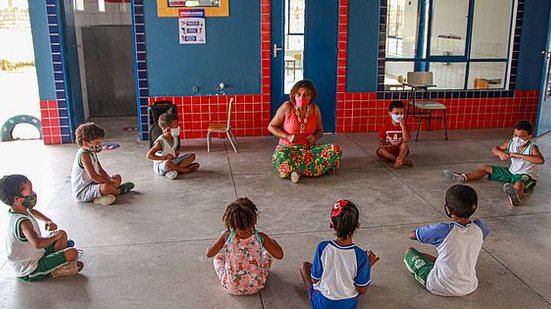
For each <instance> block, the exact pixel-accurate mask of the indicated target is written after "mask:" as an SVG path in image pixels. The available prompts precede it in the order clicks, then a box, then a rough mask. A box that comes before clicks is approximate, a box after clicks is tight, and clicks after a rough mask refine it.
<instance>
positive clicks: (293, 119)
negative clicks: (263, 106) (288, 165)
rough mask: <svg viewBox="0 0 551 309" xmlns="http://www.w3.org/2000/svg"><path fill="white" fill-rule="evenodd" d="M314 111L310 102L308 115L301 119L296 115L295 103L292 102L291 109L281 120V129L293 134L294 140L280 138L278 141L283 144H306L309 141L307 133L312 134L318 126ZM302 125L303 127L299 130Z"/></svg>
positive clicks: (313, 106)
mask: <svg viewBox="0 0 551 309" xmlns="http://www.w3.org/2000/svg"><path fill="white" fill-rule="evenodd" d="M315 111H316V108H315V105H313V104H312V103H310V105H309V111H308V110H307V113H308V116H306V115H305V117H304V119H303V118H301V117H300V116H299V115H297V112H296V109H295V105H294V104H293V108H292V109H291V111H289V112H288V113H287V114H285V120H284V121H283V130H284V131H285V132H287V134H291V135H295V141H294V142H293V143H291V142H289V141H288V140H286V139H283V138H280V139H279V143H280V144H281V145H285V146H297V145H304V146H308V145H309V143H308V141H307V140H306V137H307V136H308V135H312V134H314V133H315V132H316V129H317V127H318V121H317V117H316V112H315ZM302 126H303V128H302V130H301V127H302ZM301 131H302V132H301Z"/></svg>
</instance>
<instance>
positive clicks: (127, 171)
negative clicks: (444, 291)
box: [0, 118, 551, 308]
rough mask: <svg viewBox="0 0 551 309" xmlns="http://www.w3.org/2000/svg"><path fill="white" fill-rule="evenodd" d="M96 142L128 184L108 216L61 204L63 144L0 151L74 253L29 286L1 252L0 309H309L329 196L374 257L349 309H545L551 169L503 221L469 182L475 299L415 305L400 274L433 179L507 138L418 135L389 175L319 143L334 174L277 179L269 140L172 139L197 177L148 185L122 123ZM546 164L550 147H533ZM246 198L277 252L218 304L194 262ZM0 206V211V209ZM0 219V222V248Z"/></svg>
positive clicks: (493, 200)
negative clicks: (305, 285)
mask: <svg viewBox="0 0 551 309" xmlns="http://www.w3.org/2000/svg"><path fill="white" fill-rule="evenodd" d="M98 122H99V123H100V124H102V125H104V126H105V127H106V128H107V129H108V132H107V136H106V139H105V141H104V142H117V143H120V144H121V147H120V148H118V149H116V150H110V151H104V152H102V153H101V154H100V160H101V162H102V164H103V166H104V168H105V169H106V170H107V171H108V172H110V173H120V174H122V176H123V179H125V180H129V181H133V182H135V183H136V189H135V192H132V193H131V194H128V195H126V196H122V197H120V199H119V200H118V201H117V203H116V205H114V206H111V207H106V206H99V205H93V204H79V203H77V202H75V200H74V199H73V197H72V195H71V188H70V170H71V164H72V161H73V157H74V154H75V151H76V146H75V145H60V146H44V145H42V144H41V141H20V142H8V143H0V153H1V154H2V161H1V163H0V174H2V175H4V174H11V173H22V174H25V175H27V176H28V177H29V178H30V179H31V181H32V182H33V184H34V189H35V191H36V192H37V193H38V197H39V204H38V206H37V209H39V210H41V211H43V212H44V213H46V214H47V215H48V216H50V218H52V219H53V220H54V221H55V222H57V224H58V225H59V226H60V228H63V229H65V230H66V231H67V232H68V233H69V235H70V237H71V238H72V239H74V240H75V242H76V244H77V246H78V247H80V248H82V249H83V250H84V255H83V261H84V263H85V267H84V270H83V272H82V274H81V275H79V276H75V277H69V278H62V279H56V280H46V281H42V282H37V283H32V284H29V283H24V282H20V281H18V280H16V279H15V278H14V277H13V274H12V271H11V267H10V266H9V265H7V264H4V261H5V252H4V251H3V250H4V249H3V247H0V248H1V249H0V250H2V251H0V257H1V258H0V266H2V267H1V269H0V286H1V290H2V293H0V308H26V307H40V308H76V307H80V308H121V307H128V308H308V307H309V302H308V298H307V296H306V293H305V292H304V291H303V290H302V283H301V280H300V275H299V272H298V268H299V265H300V264H301V262H302V261H307V260H311V258H312V256H313V253H314V249H315V247H316V244H317V242H318V241H320V240H322V239H327V238H332V237H333V236H332V232H331V230H329V228H328V220H329V212H330V207H331V206H332V203H333V202H334V201H335V200H336V199H338V198H342V197H346V198H348V199H350V200H352V201H354V202H355V203H356V204H357V205H358V206H359V208H360V214H361V219H360V224H361V226H362V227H361V228H360V229H359V230H358V231H357V233H356V236H355V241H356V243H357V244H359V245H361V246H363V247H364V248H367V247H369V248H370V249H372V250H373V251H375V252H376V253H377V255H379V257H380V258H381V260H380V262H379V263H378V264H377V265H376V266H375V267H374V269H373V272H372V279H373V282H372V284H371V287H370V288H369V289H368V292H367V294H366V295H365V296H363V297H361V301H360V302H361V307H362V308H367V307H371V308H406V307H408V308H429V307H439V308H459V307H461V308H481V307H484V308H551V259H550V257H551V238H550V237H549V235H551V205H550V203H549V200H550V199H551V191H550V190H549V188H550V185H551V168H550V167H549V163H547V164H546V165H544V166H543V167H542V170H541V176H540V177H541V178H540V180H539V182H538V185H537V187H536V189H535V191H534V192H533V193H531V194H529V195H528V197H527V198H526V199H525V201H524V203H523V205H522V206H521V207H518V208H515V209H512V208H510V207H509V206H508V202H507V198H506V197H505V196H504V194H503V193H502V191H501V186H500V184H499V183H495V182H490V181H488V180H482V181H479V182H475V183H472V186H473V187H474V188H475V189H476V190H477V192H478V194H479V198H480V203H479V209H478V210H477V212H476V217H478V218H482V219H484V220H486V222H487V223H488V224H489V226H490V229H491V232H490V236H489V238H488V239H487V241H486V242H485V244H484V247H483V250H482V252H481V254H480V258H479V263H478V267H477V271H478V278H479V281H480V284H479V287H478V289H477V290H476V291H475V292H474V293H472V294H471V295H468V296H465V297H460V298H459V297H451V298H445V297H439V296H435V295H432V294H430V293H428V292H427V291H426V290H425V289H424V288H423V287H421V286H420V285H419V284H418V283H416V282H415V280H414V279H413V278H412V276H411V275H410V274H409V273H408V271H407V270H406V268H405V266H404V265H403V262H402V255H403V252H404V250H405V249H406V248H407V247H409V246H415V247H417V248H420V249H423V250H425V251H428V252H433V253H434V252H435V250H434V249H433V248H431V247H430V246H424V245H420V244H418V243H416V242H414V241H410V240H409V239H408V232H409V231H410V230H411V229H413V228H415V227H417V226H422V225H426V224H430V223H433V222H437V221H440V220H446V219H445V216H444V215H443V214H442V205H443V199H444V193H445V190H446V188H447V187H448V186H449V185H450V183H449V182H447V181H445V180H443V178H442V177H441V176H440V171H441V170H442V169H453V170H459V171H466V170H470V169H472V168H475V167H477V166H479V165H481V164H484V163H492V164H499V162H498V161H497V160H496V158H494V157H492V155H491V154H490V152H489V149H490V147H491V146H493V145H495V144H497V143H501V142H502V141H503V140H505V139H506V138H507V137H508V135H509V134H510V131H509V130H469V131H452V132H450V140H449V141H447V142H446V141H444V140H443V133H442V132H440V131H436V132H425V131H423V132H422V133H421V141H419V142H412V145H411V148H412V159H414V160H415V163H416V167H415V168H403V169H400V170H394V169H392V168H390V166H389V165H387V164H384V163H382V162H380V161H379V160H377V159H376V158H375V157H374V155H373V154H374V149H375V147H376V146H375V145H376V137H375V134H339V135H327V136H325V137H324V138H323V139H322V141H325V142H329V141H332V142H337V143H339V144H340V145H341V146H342V148H343V150H344V155H343V161H342V168H341V169H340V170H338V171H337V172H336V173H335V175H333V176H323V177H318V178H302V179H301V180H300V183H298V184H293V183H291V182H290V181H289V180H280V179H278V178H277V177H276V176H275V173H274V172H273V171H272V167H271V164H270V156H271V153H272V151H273V148H274V146H275V143H276V140H275V139H274V138H271V137H262V138H239V139H238V141H239V145H238V147H239V148H238V150H239V154H235V153H233V151H232V150H231V147H229V145H228V144H225V143H224V142H223V141H222V140H221V139H215V140H214V146H213V148H212V152H211V153H207V152H206V145H205V142H204V140H202V139H201V140H186V141H183V147H184V148H183V149H184V151H192V152H195V153H196V154H197V157H198V161H199V162H200V163H201V166H202V167H201V170H200V171H199V172H198V173H195V174H191V175H185V176H179V178H177V180H175V181H170V180H168V179H166V178H164V177H159V176H156V175H155V174H154V173H153V171H152V169H151V163H150V162H148V161H147V160H146V159H145V153H146V151H147V147H148V144H147V143H146V142H138V141H136V136H137V133H136V132H127V131H123V130H121V129H122V128H123V127H126V126H131V125H135V124H134V123H133V122H134V120H133V119H121V118H111V119H100V120H98ZM539 144H540V149H541V151H542V152H543V153H544V155H545V154H547V155H548V156H549V154H551V136H549V135H548V136H545V137H543V138H541V139H540V140H539ZM236 196H248V197H249V198H251V200H252V201H254V202H255V203H256V204H257V206H258V207H259V208H260V219H259V226H258V227H259V229H260V230H262V231H265V232H266V233H267V234H269V235H270V236H272V237H273V238H275V239H277V240H278V242H279V243H280V244H281V246H282V247H283V249H284V251H285V257H284V259H283V260H281V261H275V263H274V265H273V267H272V271H271V273H270V277H269V279H268V283H267V286H266V288H265V289H264V290H262V291H261V292H260V293H258V294H257V295H254V296H247V297H243V296H241V297H236V296H231V295H229V294H226V293H225V292H224V291H223V290H222V288H221V287H220V285H219V282H218V279H217V278H216V275H215V273H214V271H213V267H212V261H211V260H209V259H207V258H206V257H205V250H206V248H207V246H208V245H209V244H210V243H211V242H212V241H213V240H214V239H215V238H216V237H217V235H218V234H219V232H220V231H221V230H222V228H223V225H222V223H221V217H222V213H223V210H224V208H225V205H227V204H228V203H229V202H231V201H232V200H234V199H235V198H236ZM6 208H7V207H6ZM5 230H6V211H2V212H0V237H1V238H2V239H4V237H5V235H4V233H5Z"/></svg>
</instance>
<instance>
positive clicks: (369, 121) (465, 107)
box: [337, 90, 539, 133]
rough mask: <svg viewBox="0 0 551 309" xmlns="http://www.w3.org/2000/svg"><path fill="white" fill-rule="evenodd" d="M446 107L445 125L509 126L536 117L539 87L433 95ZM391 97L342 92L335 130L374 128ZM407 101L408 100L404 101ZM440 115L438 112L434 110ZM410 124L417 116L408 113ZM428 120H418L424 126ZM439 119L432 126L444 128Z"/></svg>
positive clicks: (384, 115) (413, 125)
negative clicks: (485, 94)
mask: <svg viewBox="0 0 551 309" xmlns="http://www.w3.org/2000/svg"><path fill="white" fill-rule="evenodd" d="M435 100H436V101H438V102H441V103H443V104H444V105H446V107H447V111H446V118H447V120H446V124H447V126H448V129H451V130H453V129H482V128H509V127H513V126H514V124H515V123H516V122H517V121H519V120H528V121H531V122H532V123H535V121H536V114H537V110H538V101H539V91H537V90H517V91H515V96H514V97H510V98H468V99H464V98H463V99H460V98H455V99H435ZM390 101H392V100H380V99H379V100H378V99H377V94H376V93H375V92H371V93H345V95H344V99H343V100H340V101H339V102H338V103H337V132H338V133H345V132H373V131H377V130H378V128H379V127H380V126H382V124H383V122H384V121H386V119H388V112H387V111H388V104H389V103H390ZM404 103H407V102H404ZM434 115H435V116H440V115H441V112H439V111H436V112H434ZM408 125H409V127H410V128H412V129H415V128H417V125H418V123H417V120H416V119H414V118H413V117H409V119H408ZM426 125H427V122H426V121H423V122H422V123H421V129H426ZM443 128H444V127H443V124H442V120H433V121H431V129H443Z"/></svg>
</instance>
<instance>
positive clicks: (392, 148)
mask: <svg viewBox="0 0 551 309" xmlns="http://www.w3.org/2000/svg"><path fill="white" fill-rule="evenodd" d="M388 115H389V116H390V119H388V120H387V121H386V122H385V124H384V125H383V126H382V127H381V128H380V129H379V135H378V136H379V147H378V148H377V155H378V156H379V157H381V158H383V159H385V160H387V161H391V162H394V168H400V167H401V166H402V165H409V166H413V161H411V160H408V159H407V156H408V154H409V137H410V135H409V130H408V127H407V126H406V121H405V119H404V103H402V102H400V101H392V102H390V105H389V106H388Z"/></svg>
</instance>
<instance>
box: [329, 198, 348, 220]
mask: <svg viewBox="0 0 551 309" xmlns="http://www.w3.org/2000/svg"><path fill="white" fill-rule="evenodd" d="M348 203H349V202H348V200H345V199H340V200H338V201H336V202H335V205H333V209H332V210H331V218H334V217H337V216H338V215H340V214H341V212H342V210H343V209H344V208H345V207H346V206H347V205H348Z"/></svg>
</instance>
